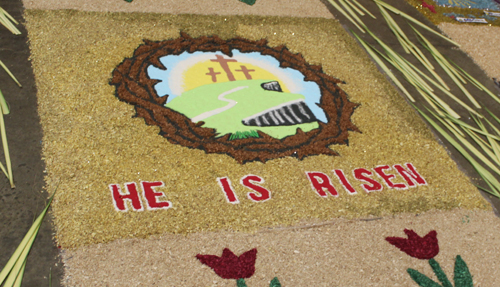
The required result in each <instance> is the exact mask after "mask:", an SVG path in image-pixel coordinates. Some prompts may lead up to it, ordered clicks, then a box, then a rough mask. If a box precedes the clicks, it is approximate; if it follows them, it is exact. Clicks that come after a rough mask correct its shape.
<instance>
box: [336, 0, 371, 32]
mask: <svg viewBox="0 0 500 287" xmlns="http://www.w3.org/2000/svg"><path fill="white" fill-rule="evenodd" d="M328 2H329V3H330V4H332V6H333V7H335V9H337V11H339V12H340V13H342V15H344V17H346V18H347V20H349V21H351V23H352V24H354V26H356V28H358V29H359V30H360V31H361V32H362V33H365V30H363V28H361V26H359V25H358V23H356V21H354V20H353V19H352V18H351V16H349V14H347V13H346V11H344V9H342V7H340V5H339V4H337V3H336V2H335V1H333V0H328Z"/></svg>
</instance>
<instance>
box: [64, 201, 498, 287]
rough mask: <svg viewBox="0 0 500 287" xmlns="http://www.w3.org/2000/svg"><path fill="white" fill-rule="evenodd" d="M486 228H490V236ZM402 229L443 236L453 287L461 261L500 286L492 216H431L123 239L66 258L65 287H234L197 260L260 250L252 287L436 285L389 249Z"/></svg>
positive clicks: (477, 277)
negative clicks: (424, 281) (274, 283)
mask: <svg viewBox="0 0 500 287" xmlns="http://www.w3.org/2000/svg"><path fill="white" fill-rule="evenodd" d="M485 227H487V228H485ZM404 228H409V229H413V230H415V231H416V232H417V233H418V234H420V235H422V236H423V235H425V234H427V233H428V232H429V231H431V230H433V229H435V230H437V233H438V235H437V237H438V240H439V247H440V252H439V254H438V256H436V258H435V259H436V260H437V261H438V262H439V264H440V265H441V267H442V268H443V270H444V271H445V273H446V274H447V275H448V278H449V279H450V280H453V279H452V278H453V266H454V261H455V257H456V256H457V255H461V257H462V258H463V259H464V260H465V262H466V263H467V264H468V267H469V269H470V272H471V274H472V275H473V276H474V286H476V287H491V286H500V276H499V275H500V274H499V272H498V268H496V267H497V266H499V264H500V259H499V257H498V254H499V251H500V250H499V246H500V236H499V231H500V221H499V220H498V218H497V217H495V216H494V215H493V214H492V213H491V212H487V211H468V210H460V209H457V210H454V211H431V212H427V213H425V214H422V215H420V216H415V215H413V214H402V215H397V216H395V217H394V218H392V217H389V218H384V219H381V220H376V221H360V220H352V221H349V220H335V221H334V222H332V223H330V224H328V225H324V226H322V227H315V228H302V229H295V230H292V229H287V230H263V231H261V232H258V233H256V234H245V233H224V232H223V233H195V234H190V235H188V236H181V235H164V236H161V237H155V238H153V239H150V240H145V239H125V240H123V239H122V240H117V241H114V242H113V243H109V244H98V245H92V246H88V247H82V248H79V249H76V250H65V251H64V253H63V258H64V262H65V264H66V266H67V270H66V277H65V278H64V283H65V284H66V286H235V285H236V282H235V280H225V279H222V278H220V277H218V276H217V275H215V273H214V272H213V271H212V270H211V269H210V268H208V267H207V266H205V265H202V264H201V263H200V262H198V260H197V259H196V258H195V255H196V254H198V253H200V254H213V255H217V256H220V255H221V253H222V249H223V248H226V247H227V248H230V249H231V250H232V251H234V252H235V253H236V254H237V255H239V254H241V253H243V252H245V251H247V250H250V249H252V248H257V261H256V272H255V274H254V275H253V276H252V277H251V278H249V279H246V282H247V284H248V286H269V280H271V279H272V278H274V277H275V276H277V277H278V278H279V280H280V281H281V283H282V284H283V286H294V287H309V286H324V287H332V286H343V287H357V286H373V287H377V286H378V287H387V286H391V287H396V286H400V287H408V286H417V284H415V283H414V282H413V281H412V280H411V278H410V276H409V275H408V273H406V269H407V268H413V269H416V270H418V271H420V272H422V273H423V274H425V275H427V276H429V277H430V278H432V279H433V280H435V281H437V279H436V277H435V276H434V274H433V272H432V269H431V268H430V266H429V264H428V262H427V260H419V259H415V258H412V257H409V256H407V255H406V254H404V253H403V252H401V251H400V250H399V249H397V248H396V247H394V246H392V245H390V244H389V243H388V242H387V241H385V237H388V236H398V237H405V235H404V233H403V229H404Z"/></svg>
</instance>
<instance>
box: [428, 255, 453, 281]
mask: <svg viewBox="0 0 500 287" xmlns="http://www.w3.org/2000/svg"><path fill="white" fill-rule="evenodd" d="M429 265H430V266H431V267H432V270H433V271H434V274H436V277H437V278H438V280H439V282H441V284H442V285H443V287H453V285H451V282H450V280H448V277H446V274H444V271H443V269H441V266H439V263H438V262H437V261H436V260H434V258H431V259H429Z"/></svg>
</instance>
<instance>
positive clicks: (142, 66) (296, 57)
mask: <svg viewBox="0 0 500 287" xmlns="http://www.w3.org/2000/svg"><path fill="white" fill-rule="evenodd" d="M233 49H237V50H239V51H240V52H242V53H245V52H259V53H260V54H262V55H270V56H273V57H274V58H276V59H277V60H278V61H279V63H280V67H283V68H292V69H295V70H298V71H300V72H301V73H302V74H303V75H304V76H305V79H304V80H305V81H313V82H315V83H316V84H318V86H319V88H320V91H321V100H320V103H319V107H320V108H321V109H323V111H324V112H325V114H326V117H327V120H328V123H322V122H318V124H319V127H318V128H317V129H314V130H311V131H309V132H303V131H302V130H301V129H300V128H298V129H297V133H296V134H295V135H291V136H288V137H285V138H283V139H276V138H273V137H271V136H269V135H267V134H265V133H263V132H261V131H258V133H259V138H245V139H236V140H230V134H226V135H223V136H222V137H216V131H215V129H212V128H204V127H202V125H203V122H198V123H193V122H192V121H191V120H190V119H189V118H187V117H186V116H184V115H183V114H181V113H178V112H176V111H174V110H172V109H169V108H167V107H165V103H166V101H167V98H168V95H166V96H164V97H159V96H158V95H157V94H156V91H155V89H154V85H155V84H156V83H158V80H155V79H150V78H149V77H148V74H147V68H148V67H149V66H150V65H154V66H155V67H157V68H160V69H167V67H165V66H164V65H163V64H162V63H161V62H160V60H159V59H160V58H161V57H162V56H165V55H180V54H182V53H184V52H188V53H193V52H196V51H206V52H221V53H223V54H225V55H227V56H229V57H231V56H232V52H231V51H232V50H233ZM340 82H341V80H339V79H336V78H333V77H331V76H329V75H326V74H325V73H323V71H322V68H321V66H316V65H309V64H308V63H307V62H306V61H305V60H304V58H303V57H302V55H301V54H293V53H292V52H290V51H289V50H288V49H287V48H286V47H285V46H278V47H274V48H273V47H269V46H267V40H265V39H261V40H259V41H250V40H247V39H244V38H233V39H230V40H223V39H221V38H219V37H217V36H202V37H199V38H192V37H190V36H189V35H188V34H186V33H184V32H181V36H180V37H179V38H177V39H174V40H166V41H160V42H152V41H148V40H144V44H142V45H141V46H139V47H138V48H137V49H136V50H135V52H134V55H133V57H132V58H127V59H125V60H124V61H123V62H122V63H120V64H119V65H118V66H117V67H116V68H115V69H114V71H113V74H112V79H111V81H110V84H111V85H114V86H115V87H116V97H118V99H120V100H121V101H124V102H127V103H129V104H131V105H134V106H135V109H136V112H137V114H136V116H139V117H142V118H144V120H145V121H146V123H147V124H148V125H157V126H159V127H160V129H161V131H160V135H162V136H163V137H165V138H166V139H167V140H168V141H169V142H171V143H174V144H179V145H183V146H186V147H189V148H197V149H201V150H204V151H205V152H206V153H220V154H227V155H229V156H231V157H233V158H234V159H236V160H237V161H238V162H239V163H245V162H251V161H261V162H266V161H267V160H270V159H274V158H280V157H286V156H296V157H297V158H299V159H303V158H304V157H306V156H311V155H318V154H326V155H338V153H337V152H335V151H333V150H331V149H330V148H329V146H330V145H332V144H347V143H348V131H357V132H359V129H358V128H357V127H356V126H355V125H354V124H353V123H352V122H351V120H350V118H351V115H352V114H353V112H354V109H355V108H356V107H357V106H358V104H355V103H351V102H350V101H349V99H348V97H347V94H346V93H345V92H344V91H342V90H341V89H340V88H339V86H338V85H337V84H338V83H340Z"/></svg>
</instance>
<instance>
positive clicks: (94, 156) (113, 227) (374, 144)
mask: <svg viewBox="0 0 500 287" xmlns="http://www.w3.org/2000/svg"><path fill="white" fill-rule="evenodd" d="M26 21H27V27H28V31H29V37H30V45H31V49H32V55H33V67H34V71H35V75H36V81H37V86H38V98H39V111H40V117H41V122H42V126H43V131H44V145H43V154H44V157H45V161H46V169H47V176H46V180H47V187H48V189H49V190H53V189H54V188H55V186H56V185H57V184H59V183H60V184H59V188H58V192H57V194H56V197H55V200H54V203H53V214H54V216H55V224H56V228H57V240H58V242H59V244H60V245H61V246H63V247H78V246H82V245H85V244H91V243H102V242H109V241H112V240H115V239H118V238H124V237H146V236H149V235H152V234H161V233H164V232H173V233H190V232H198V231H203V230H225V229H227V230H242V231H245V230H247V231H251V230H255V229H256V228H259V227H262V226H275V225H291V224H297V223H298V222H300V221H302V220H313V219H319V220H328V219H331V218H335V217H346V218H353V217H366V216H370V215H374V216H380V215H387V214H393V213H399V212H424V211H427V210H430V209H433V208H438V209H450V208H454V207H459V206H461V207H464V208H486V207H487V203H485V201H484V199H483V198H482V197H481V195H480V194H479V193H478V192H477V190H476V189H475V188H474V186H473V185H472V184H470V182H469V181H468V179H467V178H466V177H465V176H464V175H463V174H462V173H461V172H459V171H458V169H457V167H456V164H455V163H454V162H453V161H452V160H451V159H450V158H449V157H448V156H447V154H446V152H445V150H444V149H443V148H442V147H441V146H440V145H439V144H438V143H437V142H436V141H435V140H434V137H433V136H432V134H431V133H430V132H429V131H428V130H427V128H426V127H425V126H424V125H423V123H422V121H421V120H420V119H419V118H418V117H417V115H416V113H415V112H414V111H412V109H411V108H410V107H409V106H408V105H407V104H406V102H405V101H404V100H403V99H402V98H401V97H400V96H399V95H398V94H397V93H396V92H395V90H394V89H393V88H392V86H390V85H389V84H388V82H387V81H386V80H385V79H384V77H383V76H382V74H380V73H379V72H378V71H377V70H376V68H375V66H374V65H373V64H372V63H371V62H370V60H369V59H368V57H367V56H366V55H365V53H364V52H363V51H362V50H361V49H360V48H359V47H358V46H357V45H356V44H355V42H354V41H353V40H352V39H351V38H350V37H348V35H347V34H346V33H345V31H344V30H343V29H342V28H341V27H340V25H338V24H337V22H335V20H327V19H319V18H315V19H303V18H282V19H280V18H257V17H248V16H247V17H243V16H241V17H214V16H211V17H207V16H189V15H186V16H170V15H148V14H106V13H88V12H76V11H38V10H28V11H27V13H26ZM260 23H266V25H261V24H260ZM208 24H210V25H208ZM180 29H182V30H184V31H185V32H187V33H189V34H191V35H192V36H193V37H196V36H199V35H206V34H208V35H211V34H217V35H219V36H221V37H223V38H228V37H234V36H245V37H247V38H250V39H253V40H257V39H261V38H267V39H268V40H269V45H270V46H277V45H280V44H286V45H287V46H288V47H289V48H290V50H291V51H293V52H302V53H303V54H304V56H305V58H306V60H307V61H309V62H310V63H311V64H322V65H323V68H324V71H325V72H326V73H328V74H331V75H334V76H336V77H338V78H341V79H342V80H345V81H346V82H347V84H346V85H342V88H343V89H344V90H345V91H346V92H347V93H348V94H349V95H350V97H351V101H353V102H356V103H360V104H361V106H360V107H359V108H358V109H357V110H356V111H355V113H354V115H353V122H354V123H355V124H356V125H357V126H358V127H359V129H360V130H361V131H362V133H351V135H350V143H349V146H332V148H334V149H335V150H337V151H339V152H340V154H341V156H339V157H330V156H314V157H309V158H306V159H305V160H302V161H299V160H297V159H295V158H283V159H276V160H272V161H269V162H267V163H265V164H262V163H259V162H255V163H248V164H245V165H240V164H238V163H237V162H236V161H235V160H234V159H232V158H230V157H228V156H225V155H218V154H209V155H206V154H205V153H204V152H203V151H201V150H193V149H188V148H185V147H182V146H178V145H173V144H170V143H168V142H167V141H166V140H165V139H164V138H162V137H161V136H159V135H158V134H157V133H158V129H157V128H155V127H151V126H146V125H145V124H144V121H143V120H142V119H139V118H132V116H133V115H134V112H133V107H132V106H130V105H128V104H126V103H123V102H120V101H118V100H117V99H116V98H115V97H114V88H113V87H112V86H110V85H109V84H108V80H109V77H110V75H111V71H112V70H113V68H114V67H115V66H116V65H118V64H119V63H120V62H121V61H122V60H123V59H124V58H125V57H128V56H131V55H132V52H133V50H134V49H135V48H136V47H137V46H138V45H139V44H140V43H141V41H142V39H143V38H148V39H151V40H162V39H168V38H172V37H177V35H179V30H180ZM406 162H411V163H413V164H414V165H415V166H416V168H417V169H418V171H419V172H420V173H421V174H422V175H423V176H424V178H425V179H426V180H427V181H428V183H429V185H428V186H422V187H419V188H414V189H409V190H388V189H384V191H382V192H378V193H372V194H369V195H368V194H366V193H364V192H361V189H360V188H359V183H357V184H358V185H357V188H358V190H359V193H358V194H357V195H354V196H348V195H347V194H346V193H345V192H344V191H342V189H341V187H340V186H339V185H338V184H337V188H338V189H339V190H341V195H340V196H339V197H338V198H333V197H328V198H320V197H319V196H317V195H316V194H315V192H314V191H313V190H312V189H311V186H310V184H309V182H308V180H307V178H306V176H305V174H304V172H305V171H322V172H325V173H327V174H329V175H330V176H332V178H333V180H334V182H335V178H334V177H333V174H332V173H331V170H332V169H334V168H335V169H343V170H344V171H345V172H346V173H347V174H348V177H349V178H350V180H351V181H352V182H356V181H354V180H353V179H352V178H351V177H352V175H351V171H352V170H353V169H355V168H359V167H365V168H374V167H376V166H378V165H384V164H388V165H393V164H404V163H406ZM249 173H251V174H257V175H259V176H261V177H263V178H264V180H265V181H266V182H265V186H266V187H267V188H268V189H270V190H271V191H272V199H271V200H269V201H266V202H263V203H252V202H250V201H249V200H247V199H246V198H245V197H246V196H245V194H246V192H247V191H246V190H245V189H244V188H242V187H241V186H238V185H235V186H234V188H235V190H236V193H237V195H238V197H239V198H240V200H241V201H242V202H241V204H238V205H232V204H228V203H226V202H225V199H224V197H223V195H222V192H221V190H220V188H219V186H218V185H217V182H216V178H217V177H223V176H228V177H229V178H230V179H232V181H233V182H235V183H237V182H238V181H239V179H240V178H241V177H242V176H244V175H246V174H249ZM158 180H161V181H164V182H165V185H166V187H165V188H162V189H160V190H161V191H164V192H165V194H166V198H167V200H169V201H171V202H172V204H173V207H172V208H171V209H168V210H161V211H154V212H151V211H145V212H127V213H120V212H116V211H115V210H114V208H113V204H112V200H111V195H110V191H109V189H108V185H109V184H113V183H117V184H123V183H125V182H140V181H158ZM401 180H402V179H401V178H398V179H397V181H401Z"/></svg>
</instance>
